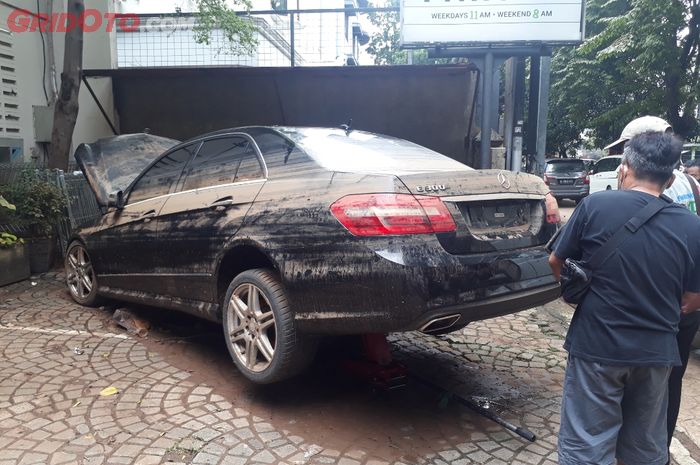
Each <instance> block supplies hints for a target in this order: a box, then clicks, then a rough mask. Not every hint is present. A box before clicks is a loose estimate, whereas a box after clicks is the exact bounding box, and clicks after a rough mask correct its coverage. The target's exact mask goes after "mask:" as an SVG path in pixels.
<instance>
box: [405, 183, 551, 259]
mask: <svg viewBox="0 0 700 465" xmlns="http://www.w3.org/2000/svg"><path fill="white" fill-rule="evenodd" d="M399 178H400V179H401V181H402V182H403V183H404V184H405V185H406V187H407V188H408V189H409V190H410V191H411V193H413V194H414V195H431V196H439V197H440V198H441V199H442V201H443V202H444V203H445V205H447V207H448V209H449V210H450V213H451V214H452V217H453V218H454V220H455V223H456V225H457V230H456V231H455V232H452V233H444V234H438V239H439V240H440V243H441V244H442V246H443V248H444V249H445V250H446V251H448V252H449V253H452V254H467V253H479V252H491V251H497V250H512V249H517V248H524V247H532V246H536V245H542V244H544V243H546V242H547V240H548V239H549V237H550V236H551V234H552V231H551V229H552V228H548V227H547V222H546V207H545V202H544V197H545V195H546V194H547V192H548V191H549V189H548V188H547V186H546V185H545V184H544V182H543V181H542V180H541V179H539V178H537V177H535V176H532V175H529V174H522V173H518V174H516V173H511V172H508V171H498V170H474V171H462V172H443V173H419V174H418V173H416V174H408V175H400V176H399Z"/></svg>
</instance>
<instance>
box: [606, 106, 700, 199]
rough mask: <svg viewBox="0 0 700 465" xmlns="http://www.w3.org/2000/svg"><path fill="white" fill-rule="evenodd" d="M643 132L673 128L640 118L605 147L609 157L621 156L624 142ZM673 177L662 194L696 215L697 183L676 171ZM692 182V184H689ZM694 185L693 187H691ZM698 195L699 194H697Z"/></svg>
mask: <svg viewBox="0 0 700 465" xmlns="http://www.w3.org/2000/svg"><path fill="white" fill-rule="evenodd" d="M645 132H662V133H669V134H672V133H673V128H672V127H671V125H670V124H668V122H667V121H666V120H664V119H662V118H658V117H656V116H642V117H641V118H637V119H635V120H632V121H631V122H630V123H629V124H628V125H627V126H625V129H623V130H622V134H621V135H620V138H619V139H618V140H616V141H615V142H613V143H612V144H610V145H608V146H607V147H605V150H607V151H608V154H609V155H622V151H623V149H624V148H625V142H627V141H628V140H630V139H631V138H632V137H634V136H636V135H638V134H643V133H645ZM673 175H674V176H675V178H674V181H673V183H672V184H671V186H670V187H669V188H668V189H667V190H666V191H665V192H664V194H665V195H667V196H668V197H670V198H671V200H673V201H674V202H676V203H680V204H681V205H683V206H685V207H686V208H687V209H688V210H690V211H691V212H693V213H697V208H698V207H697V205H696V204H697V201H696V194H695V193H694V190H693V187H694V186H695V188H696V189H700V185H698V183H697V181H696V182H693V179H691V177H690V176H686V174H685V173H683V172H682V171H680V170H678V169H676V170H674V172H673ZM691 182H693V184H691ZM693 185H694V186H693ZM698 194H700V192H698Z"/></svg>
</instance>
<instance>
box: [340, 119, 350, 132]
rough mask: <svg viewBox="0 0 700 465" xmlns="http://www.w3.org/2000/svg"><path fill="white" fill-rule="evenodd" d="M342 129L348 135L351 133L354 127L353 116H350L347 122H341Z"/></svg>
mask: <svg viewBox="0 0 700 465" xmlns="http://www.w3.org/2000/svg"><path fill="white" fill-rule="evenodd" d="M340 129H342V130H343V131H345V135H346V136H349V135H350V133H351V132H352V131H353V127H352V118H350V119H349V120H348V122H347V123H345V124H341V125H340Z"/></svg>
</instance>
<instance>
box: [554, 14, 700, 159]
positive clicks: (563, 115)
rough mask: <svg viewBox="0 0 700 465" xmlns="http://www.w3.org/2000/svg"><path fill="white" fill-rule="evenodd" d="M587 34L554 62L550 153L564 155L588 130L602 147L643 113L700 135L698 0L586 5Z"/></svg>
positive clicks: (689, 134)
mask: <svg viewBox="0 0 700 465" xmlns="http://www.w3.org/2000/svg"><path fill="white" fill-rule="evenodd" d="M586 30H587V36H588V39H587V40H586V41H585V42H584V43H583V44H582V45H581V46H579V47H577V48H572V47H563V48H560V49H558V50H556V51H555V53H554V56H553V59H552V73H553V74H552V94H551V106H550V108H551V113H550V127H549V140H548V151H550V152H559V153H563V152H565V151H567V150H570V149H571V148H572V147H574V146H576V145H577V144H578V143H580V141H581V133H582V132H583V131H584V130H587V129H588V130H590V136H591V138H592V141H593V142H594V143H595V145H597V146H599V147H600V146H603V145H606V144H607V143H609V142H612V141H614V140H615V139H617V138H618V137H619V134H620V133H621V132H622V129H623V128H624V126H625V125H626V124H627V123H628V122H629V121H631V120H632V119H634V118H637V117H639V116H642V115H645V114H650V115H656V116H661V117H663V118H666V119H667V120H668V121H669V122H670V123H671V125H672V126H673V127H674V129H675V131H676V132H677V133H678V134H680V135H681V136H683V137H685V138H690V137H693V136H695V135H697V134H698V132H699V129H700V126H699V122H698V120H697V119H696V117H695V109H696V108H697V106H698V103H699V101H698V95H699V93H700V87H699V85H698V72H699V71H700V53H699V52H698V47H699V46H700V0H589V1H588V2H587V12H586Z"/></svg>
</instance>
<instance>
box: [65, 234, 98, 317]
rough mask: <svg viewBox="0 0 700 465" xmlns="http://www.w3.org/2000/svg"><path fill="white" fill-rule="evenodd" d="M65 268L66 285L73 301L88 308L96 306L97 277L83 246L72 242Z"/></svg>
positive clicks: (67, 253)
mask: <svg viewBox="0 0 700 465" xmlns="http://www.w3.org/2000/svg"><path fill="white" fill-rule="evenodd" d="M65 267H66V284H67V285H68V292H70V295H71V297H72V298H73V300H75V301H76V302H78V303H79V304H80V305H86V306H89V307H92V306H95V305H97V303H98V296H97V276H96V274H95V269H94V268H93V267H92V262H91V261H90V255H89V254H88V252H87V250H86V249H85V246H84V245H83V244H81V243H80V242H73V243H72V244H71V245H70V246H69V247H68V250H67V252H66V260H65Z"/></svg>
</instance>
